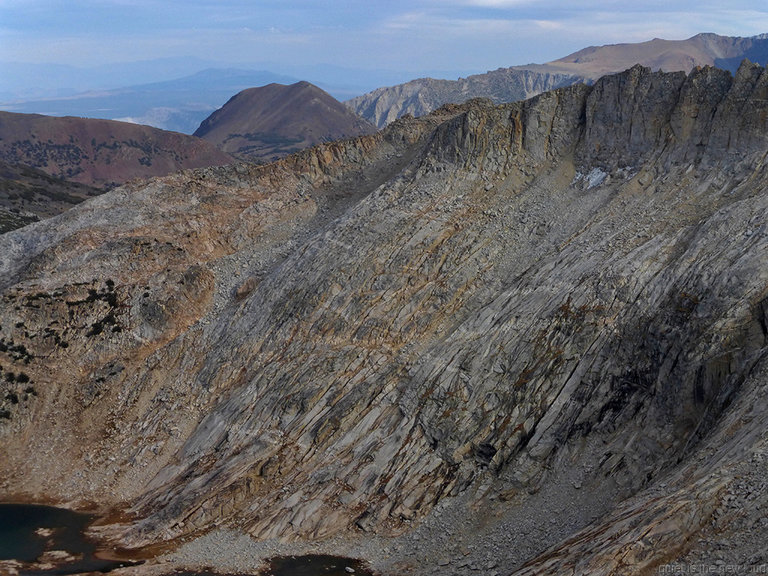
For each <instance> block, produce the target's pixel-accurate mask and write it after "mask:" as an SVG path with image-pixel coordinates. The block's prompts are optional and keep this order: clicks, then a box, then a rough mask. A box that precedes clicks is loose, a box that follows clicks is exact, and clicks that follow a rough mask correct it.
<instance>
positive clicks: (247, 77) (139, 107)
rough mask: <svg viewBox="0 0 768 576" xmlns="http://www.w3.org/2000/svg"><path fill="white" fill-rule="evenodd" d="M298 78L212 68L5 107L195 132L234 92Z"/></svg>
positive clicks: (270, 73) (13, 109)
mask: <svg viewBox="0 0 768 576" xmlns="http://www.w3.org/2000/svg"><path fill="white" fill-rule="evenodd" d="M297 81H298V79H297V78H293V77H291V76H287V75H282V74H275V73H273V72H266V71H250V70H239V69H216V68H211V69H207V70H203V71H201V72H197V73H196V74H192V75H190V76H185V77H183V78H178V79H174V80H167V81H163V82H153V83H149V84H141V85H137V86H129V87H126V88H119V89H113V90H100V91H91V92H86V93H81V94H77V95H75V96H68V97H65V98H49V99H43V100H32V101H27V102H17V103H7V104H6V105H5V106H3V108H4V109H5V110H8V111H11V112H21V113H27V114H29V113H38V114H45V115H47V116H81V117H85V118H104V119H112V120H121V121H124V122H133V123H135V124H146V125H148V126H154V127H155V128H162V129H163V130H172V131H175V132H182V133H184V134H191V133H192V132H194V131H195V130H196V129H197V128H198V126H200V123H201V122H202V121H203V120H205V118H206V117H208V115H210V114H211V112H213V111H214V110H216V109H217V108H219V107H220V106H221V105H222V104H224V103H225V102H226V101H227V100H228V99H229V98H230V97H231V96H232V94H235V93H237V92H239V91H241V90H244V89H246V88H251V87H253V86H261V85H264V84H269V83H272V82H282V83H293V82H297Z"/></svg>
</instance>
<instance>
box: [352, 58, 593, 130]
mask: <svg viewBox="0 0 768 576" xmlns="http://www.w3.org/2000/svg"><path fill="white" fill-rule="evenodd" d="M586 80H587V78H586V77H585V76H583V75H581V74H579V73H578V72H576V73H572V72H551V73H550V72H548V71H539V70H528V69H525V68H524V67H513V68H499V69H498V70H494V71H492V72H486V73H485V74H476V75H473V76H469V77H467V78H459V79H458V80H437V79H434V78H419V79H417V80H411V81H410V82H406V83H405V84H399V85H397V86H390V87H383V88H377V89H376V90H374V91H373V92H369V93H367V94H363V95H362V96H357V97H355V98H352V99H351V100H349V101H348V102H347V106H349V107H350V108H351V109H352V110H354V111H355V112H356V113H357V114H359V115H360V116H362V117H363V118H365V119H366V120H368V121H369V122H371V123H372V124H375V125H376V126H378V127H379V128H383V127H384V126H386V125H387V124H389V123H390V122H394V121H395V120H397V119H398V118H400V117H401V116H405V115H406V114H410V115H411V116H417V117H418V116H424V115H425V114H429V113H430V112H432V111H433V110H436V109H437V108H439V107H440V106H443V105H445V104H448V103H461V102H465V101H467V100H470V99H472V98H478V97H482V98H488V99H490V100H491V101H493V102H495V103H497V104H501V103H503V102H514V101H516V100H525V99H526V98H530V97H531V96H536V95H537V94H541V93H542V92H547V91H548V90H552V89H555V88H561V87H563V86H569V85H571V84H576V83H577V82H585V81H586Z"/></svg>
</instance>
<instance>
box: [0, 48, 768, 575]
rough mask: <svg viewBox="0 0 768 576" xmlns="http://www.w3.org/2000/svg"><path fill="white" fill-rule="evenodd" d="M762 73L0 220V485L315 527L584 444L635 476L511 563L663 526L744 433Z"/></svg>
mask: <svg viewBox="0 0 768 576" xmlns="http://www.w3.org/2000/svg"><path fill="white" fill-rule="evenodd" d="M767 92H768V75H766V72H765V70H764V69H763V68H761V67H759V66H753V65H750V64H749V63H745V64H744V65H742V67H741V68H740V69H739V71H738V73H737V74H736V76H735V77H732V76H731V75H730V74H729V73H728V72H723V71H719V70H716V69H713V68H703V69H696V70H694V71H693V72H691V73H690V74H689V75H686V74H684V73H678V74H662V73H652V72H651V71H650V70H648V69H645V68H641V67H635V68H632V69H630V70H628V71H627V72H624V73H622V74H619V75H616V76H609V77H605V78H603V79H601V80H599V81H598V82H597V83H596V84H595V85H594V86H592V87H588V86H585V85H578V86H572V87H569V88H564V89H561V90H558V91H554V92H548V93H546V94H543V95H541V96H539V97H536V98H534V99H531V100H528V101H525V102H521V103H515V104H508V105H502V106H494V105H492V104H491V103H490V102H488V101H482V100H479V101H472V102H469V103H466V104H463V105H461V106H449V107H445V108H443V109H441V110H439V111H437V112H435V113H433V114H431V115H429V116H427V117H424V118H420V119H413V118H405V119H401V120H399V121H397V122H395V123H394V124H392V125H391V126H390V127H388V128H387V129H386V130H384V131H383V132H380V133H378V134H375V135H373V136H368V137H364V138H361V139H357V140H349V141H343V142H337V143H331V144H327V145H322V146H320V147H317V148H313V149H311V150H308V151H305V152H302V153H300V154H298V155H294V156H291V157H288V158H286V159H285V160H283V161H280V162H278V163H274V164H270V165H267V166H263V167H258V168H257V167H252V166H248V165H242V164H241V165H237V166H230V167H226V168H218V169H207V170H199V171H193V172H187V173H183V174H180V175H177V176H172V177H167V178H163V179H158V180H155V181H152V182H151V183H149V184H142V185H138V184H137V185H133V186H127V187H123V188H120V189H117V190H115V191H113V192H111V193H108V194H106V195H104V196H101V197H99V198H97V199H94V200H91V201H88V202H86V203H84V204H82V205H80V206H78V207H76V208H74V209H72V210H70V211H68V212H67V213H65V214H63V215H61V216H58V217H56V218H53V219H51V220H49V221H45V222H40V223H36V224H34V225H31V226H28V227H26V228H23V229H21V230H18V231H15V232H11V233H8V234H5V235H3V236H0V287H1V288H2V299H3V300H2V301H3V306H2V308H1V309H0V310H1V312H0V314H1V315H2V316H1V317H0V326H1V328H0V337H2V343H3V348H2V349H0V365H2V369H3V373H2V376H3V383H2V386H3V400H2V402H3V404H2V412H0V415H2V418H0V434H2V443H3V451H4V457H3V458H1V459H0V472H1V473H0V494H2V495H7V496H12V495H13V496H23V497H27V498H35V497H40V496H42V495H46V496H47V497H49V498H52V499H55V500H57V501H62V502H64V501H70V502H72V501H75V502H86V501H87V502H97V503H99V504H100V505H103V506H119V507H122V508H123V509H124V510H125V511H126V512H127V513H126V515H125V516H124V517H123V518H122V523H121V524H119V525H114V526H113V527H112V528H111V529H110V530H111V534H112V535H113V536H114V537H116V538H119V539H120V540H121V542H122V543H123V544H125V545H129V546H138V545H144V544H150V543H155V542H158V541H163V540H168V539H172V538H175V537H178V536H183V535H189V534H192V533H194V532H195V531H197V530H204V529H208V528H211V527H213V526H218V525H226V526H231V527H234V528H237V529H240V530H243V531H245V532H247V533H249V534H251V535H253V536H254V537H257V538H273V537H274V538H281V539H289V540H290V539H322V538H325V537H329V536H333V535H342V536H343V535H349V536H350V537H351V536H352V535H358V536H359V535H363V536H366V535H372V534H378V535H384V536H386V535H392V534H398V533H403V532H405V531H407V530H409V529H410V528H411V527H412V526H413V525H415V524H416V523H418V522H419V520H420V519H422V518H423V517H425V516H426V515H428V514H429V513H430V511H431V510H432V509H433V507H434V506H435V505H436V504H438V503H440V502H445V501H450V500H451V499H454V498H457V497H461V498H464V501H465V502H466V503H467V515H468V516H471V515H478V514H484V513H487V511H488V510H495V511H498V510H503V509H505V507H512V506H519V505H523V503H524V501H525V500H526V498H528V497H529V496H530V495H531V494H534V493H536V492H537V491H539V490H542V489H544V488H546V487H547V486H548V483H549V482H550V481H551V479H552V478H553V477H554V475H556V474H557V473H558V471H562V470H566V469H574V470H575V469H578V471H579V478H578V487H579V489H580V490H583V491H587V492H592V493H594V494H595V495H597V496H600V495H602V494H606V495H611V497H612V498H614V497H615V498H617V499H619V500H621V499H623V498H630V497H633V495H634V497H633V498H634V499H632V498H630V499H628V500H624V501H623V502H621V503H620V504H619V505H618V508H616V509H615V511H614V512H613V514H614V515H613V516H611V515H610V514H608V515H604V516H602V517H600V518H597V519H595V523H596V524H593V527H592V528H591V530H592V532H589V533H588V536H579V535H575V536H574V537H573V539H572V540H570V541H568V542H565V543H563V544H562V546H560V547H555V548H553V549H552V550H551V551H550V552H549V553H548V556H546V557H544V558H543V559H540V562H542V563H543V564H539V565H536V564H531V568H530V570H532V571H533V572H534V573H535V571H536V570H546V569H551V567H552V565H553V564H546V563H547V562H550V563H552V562H555V560H553V559H556V561H557V562H559V563H560V564H558V565H567V564H568V563H569V562H573V564H574V566H577V565H578V566H581V567H583V566H584V565H585V564H584V563H585V562H587V563H588V562H593V563H594V564H591V565H590V566H592V567H593V568H594V567H595V566H601V565H606V566H610V565H611V564H610V563H608V564H601V562H606V561H607V560H606V559H611V558H616V557H617V554H618V551H621V554H622V555H621V557H622V558H624V560H622V561H626V562H628V563H629V564H628V565H632V566H638V567H651V566H654V565H656V564H658V563H659V562H661V561H662V560H663V559H664V558H668V557H669V555H670V554H676V553H679V552H680V551H681V550H682V547H683V546H684V542H685V539H686V538H687V537H689V536H690V535H692V534H695V533H696V532H697V531H698V530H699V529H700V528H701V527H702V526H703V525H704V524H706V523H708V522H709V521H710V520H711V516H712V513H713V510H715V509H716V508H717V502H718V498H719V497H720V495H721V490H720V489H721V488H722V487H723V486H725V485H726V484H727V481H728V474H727V473H726V472H725V471H727V470H728V469H729V467H731V468H732V467H733V466H736V465H737V464H738V463H739V462H741V461H742V460H743V459H744V458H745V457H746V456H745V453H748V452H749V447H750V446H757V444H758V443H759V442H763V441H762V440H761V439H760V435H759V434H758V433H757V432H756V431H758V430H759V428H760V425H761V424H760V418H755V417H754V416H753V417H751V418H747V417H746V416H745V417H743V418H742V416H744V415H745V414H746V412H744V411H746V410H748V409H749V410H753V411H754V410H755V409H756V406H757V407H759V406H761V405H762V404H760V403H757V404H756V403H755V402H752V403H749V402H745V401H744V398H748V397H750V396H749V395H750V394H753V395H756V396H755V398H758V397H759V394H761V391H762V389H763V386H764V385H765V379H764V378H763V377H761V376H760V374H762V372H761V370H762V364H761V362H760V360H761V357H762V355H763V351H764V350H765V347H766V332H767V329H766V326H768V318H767V317H766V311H767V310H768V305H767V304H766V294H767V293H768V267H766V265H765V264H766V254H768V229H766V225H765V223H766V216H767V215H768V195H767V194H766V193H765V190H766V183H767V182H768V175H767V174H766V170H765V167H764V164H763V162H764V157H765V153H766V150H768V131H767V130H766V128H768V126H766V123H767V122H768V114H767V113H766V111H768V108H766V102H768V98H767V94H766V93H767ZM21 374H23V376H21ZM748 377H751V380H749V379H748ZM745 382H750V384H749V386H747V387H744V383H745ZM745 395H746V396H745ZM739 410H741V411H742V412H738V411H739ZM724 422H730V423H732V426H730V427H729V428H727V429H726V428H724V427H723V423H724ZM739 434H741V435H742V436H743V437H744V438H746V440H744V443H742V444H741V445H740V448H739V449H736V448H734V447H733V445H732V444H729V439H732V438H733V437H734V435H737V436H738V435H739ZM702 442H707V443H708V444H707V446H711V447H712V449H711V450H710V451H709V452H707V455H706V456H701V458H706V461H705V462H704V463H702V461H699V460H694V459H692V458H691V456H690V455H691V454H692V453H693V451H694V450H696V448H697V447H698V446H700V445H701V443H702ZM755 449H756V448H755ZM745 451H746V452H745ZM670 474H672V475H673V477H674V478H675V480H674V482H677V484H675V486H676V487H677V489H678V490H679V492H676V493H675V494H677V496H675V499H674V502H676V503H680V505H674V506H672V505H662V504H663V503H665V502H667V501H660V500H659V499H658V498H656V499H655V500H653V497H652V492H651V489H652V487H653V486H654V485H655V483H656V482H657V479H658V478H659V477H660V476H662V475H663V476H665V477H669V475H670ZM675 474H677V476H674V475H675ZM717 474H720V475H719V476H718V475H717ZM670 482H672V481H670ZM670 498H672V497H671V496H670ZM670 501H671V500H670ZM667 503H668V502H667ZM651 504H653V505H651ZM628 518H631V522H630V520H628ZM600 522H603V523H604V524H600ZM621 522H628V523H630V524H631V529H629V528H627V529H626V530H618V528H616V527H617V526H621ZM611 527H613V528H614V529H616V532H611ZM616 534H618V535H616ZM648 534H651V535H652V536H653V538H654V540H653V541H652V542H651V543H649V544H648V545H643V546H641V547H640V548H638V547H637V546H636V544H637V542H638V541H642V538H644V537H646V536H647V535H648ZM681 535H682V537H681ZM651 544H652V545H651ZM633 546H635V547H634V548H633ZM532 561H533V559H532ZM579 563H581V564H579ZM536 566H538V568H536ZM542 566H543V567H542ZM547 566H549V568H547Z"/></svg>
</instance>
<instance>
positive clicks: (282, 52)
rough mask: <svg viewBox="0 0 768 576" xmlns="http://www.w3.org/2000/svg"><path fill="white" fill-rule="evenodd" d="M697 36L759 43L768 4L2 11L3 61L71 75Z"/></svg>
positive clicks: (495, 54)
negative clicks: (58, 68) (148, 63)
mask: <svg viewBox="0 0 768 576" xmlns="http://www.w3.org/2000/svg"><path fill="white" fill-rule="evenodd" d="M698 32H716V33H718V34H724V35H736V36H752V35H755V34H759V33H763V32H768V3H767V2H766V1H765V0H759V1H757V0H752V1H746V0H727V1H726V0H716V1H708V0H704V1H702V0H695V1H694V0H691V1H688V0H684V1H681V0H658V1H657V0H654V1H645V2H643V1H638V2H628V1H626V0H591V1H574V2H570V1H554V0H407V1H406V0H387V1H384V0H381V1H378V0H365V1H362V0H361V1H358V0H333V1H330V0H252V1H247V0H220V1H215V0H184V1H175V0H170V1H169V0H66V1H64V0H0V61H6V62H8V61H17V62H35V63H39V62H53V63H62V64H70V65H76V66H92V65H100V64H105V63H110V62H125V61H135V60H143V59H151V58H159V57H179V56H181V57H187V56H189V57H197V58H203V59H207V60H215V61H219V62H227V63H230V64H233V65H240V64H248V63H255V62H272V63H278V64H279V63H285V64H292V65H295V64H318V63H330V64H337V65H340V66H349V67H362V68H382V69H391V70H407V71H413V72H414V73H415V74H418V73H420V72H423V71H436V70H446V71H470V72H484V71H486V70H491V69H495V68H498V67H502V66H511V65H515V64H525V63H530V62H545V61H548V60H553V59H555V58H558V57H561V56H564V55H566V54H568V53H570V52H573V51H575V50H577V49H580V48H582V47H585V46H588V45H599V44H608V43H616V42H639V41H644V40H650V39H652V38H654V37H661V38H668V39H683V38H687V37H690V36H692V35H694V34H696V33H698ZM1 82H2V80H1V79H0V83H1Z"/></svg>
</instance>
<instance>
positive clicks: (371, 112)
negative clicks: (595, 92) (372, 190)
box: [347, 34, 768, 128]
mask: <svg viewBox="0 0 768 576" xmlns="http://www.w3.org/2000/svg"><path fill="white" fill-rule="evenodd" d="M745 58H748V59H750V60H751V61H752V62H757V63H760V64H763V63H765V62H766V61H768V36H765V35H761V36H754V37H750V38H740V37H730V36H718V35H716V34H698V35H696V36H693V37H692V38H689V39H687V40H661V39H658V38H657V39H654V40H651V41H649V42H641V43H637V44H614V45H608V46H592V47H589V48H585V49H584V50H580V51H578V52H575V53H574V54H571V55H570V56H566V57H565V58H561V59H560V60H554V61H552V62H549V63H547V64H529V65H526V66H513V67H511V68H500V69H498V70H495V71H492V72H487V73H485V74H477V75H474V76H469V77H468V78H460V79H459V80H456V81H453V80H433V79H431V78H421V79H418V80H413V81H411V82H406V83H405V84H400V85H398V86H392V87H389V88H379V89H377V90H374V91H373V92H370V93H368V94H364V95H362V96H358V97H356V98H352V99H351V100H349V101H348V102H347V105H348V106H349V107H350V108H352V109H353V110H355V111H356V112H357V113H358V114H360V115H361V116H362V117H363V118H366V119H367V120H369V121H370V122H372V123H373V124H375V125H376V126H378V127H379V128H382V127H384V126H386V125H387V124H388V123H390V122H392V121H393V120H395V119H396V118H399V117H401V116H403V115H404V114H412V115H414V116H422V115H424V114H427V113H429V112H431V111H432V110H435V109H436V108H438V107H440V106H442V105H443V104H447V103H449V102H454V103H460V102H464V101H466V100H469V99H471V98H479V97H480V98H490V99H491V100H493V101H494V102H496V103H502V102H513V101H515V100H524V99H526V98H530V97H531V96H534V95H536V94H541V93H542V92H546V91H547V90H551V89H553V88H558V87H561V86H566V85H570V84H575V83H579V82H587V83H590V82H593V81H595V80H597V79H598V78H599V77H600V76H604V75H605V74H613V73H616V72H620V71H622V70H626V69H627V68H630V67H632V66H633V65H635V64H641V65H643V66H647V67H650V68H651V69H653V70H664V71H667V72H673V71H680V70H681V71H684V72H690V70H691V69H693V68H694V67H695V66H717V67H719V68H723V69H725V70H729V71H731V72H735V71H736V69H737V68H738V66H739V64H740V63H741V61H742V60H743V59H745Z"/></svg>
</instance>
